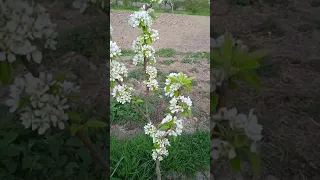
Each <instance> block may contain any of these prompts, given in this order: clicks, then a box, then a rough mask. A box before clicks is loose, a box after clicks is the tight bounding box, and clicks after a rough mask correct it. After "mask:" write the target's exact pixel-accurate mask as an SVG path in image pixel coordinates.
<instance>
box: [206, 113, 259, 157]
mask: <svg viewBox="0 0 320 180" xmlns="http://www.w3.org/2000/svg"><path fill="white" fill-rule="evenodd" d="M253 112H254V110H253V109H251V110H250V112H249V114H248V115H246V114H242V113H240V114H238V113H237V109H236V108H232V109H230V110H228V109H227V108H221V109H220V110H219V111H218V113H217V114H216V115H213V120H214V122H213V128H214V127H215V126H216V125H217V123H218V122H219V121H224V122H227V123H228V124H229V129H230V131H232V132H237V133H238V134H237V135H238V136H239V135H244V136H245V137H247V138H246V141H249V142H251V144H250V151H251V152H256V149H257V141H260V140H261V138H262V135H261V133H262V126H261V125H260V124H259V123H258V118H257V116H256V115H255V114H253ZM229 133H230V132H229ZM246 141H244V142H246ZM211 143H212V147H211V148H213V149H212V150H211V157H212V158H214V159H218V158H219V157H220V156H224V155H227V156H228V157H229V159H233V158H234V157H236V152H235V147H234V145H232V144H231V143H229V142H228V141H224V140H220V139H214V140H212V141H211Z"/></svg>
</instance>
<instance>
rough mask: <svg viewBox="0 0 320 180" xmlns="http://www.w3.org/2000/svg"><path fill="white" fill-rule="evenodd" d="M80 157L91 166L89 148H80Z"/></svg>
mask: <svg viewBox="0 0 320 180" xmlns="http://www.w3.org/2000/svg"><path fill="white" fill-rule="evenodd" d="M78 155H79V156H80V158H81V159H82V160H83V161H84V163H85V164H89V163H90V161H91V155H90V151H89V150H88V149H87V148H84V147H83V148H80V149H79V150H78Z"/></svg>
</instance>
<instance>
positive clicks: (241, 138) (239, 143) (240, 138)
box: [234, 135, 246, 147]
mask: <svg viewBox="0 0 320 180" xmlns="http://www.w3.org/2000/svg"><path fill="white" fill-rule="evenodd" d="M245 140H246V136H245V135H236V137H235V139H234V146H236V147H241V146H242V145H244V143H245Z"/></svg>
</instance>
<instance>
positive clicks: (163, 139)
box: [144, 74, 192, 161]
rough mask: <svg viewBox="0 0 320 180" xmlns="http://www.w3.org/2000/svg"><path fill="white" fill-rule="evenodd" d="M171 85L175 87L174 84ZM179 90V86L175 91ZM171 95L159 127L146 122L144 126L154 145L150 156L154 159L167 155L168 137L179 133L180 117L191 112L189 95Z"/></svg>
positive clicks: (169, 90) (180, 126)
mask: <svg viewBox="0 0 320 180" xmlns="http://www.w3.org/2000/svg"><path fill="white" fill-rule="evenodd" d="M170 75H173V74H170ZM170 75H169V76H170ZM169 76H168V77H169ZM184 77H186V76H184ZM167 81H170V80H169V78H168V79H167ZM175 84H178V85H179V87H182V84H179V83H178V82H175ZM169 87H171V86H169ZM172 87H174V88H175V86H172ZM179 90H180V88H179V89H177V91H179ZM165 91H168V92H172V91H175V90H171V89H170V88H169V89H165ZM166 96H170V94H168V93H166ZM172 96H173V98H172V99H171V100H170V106H169V110H170V113H168V114H167V115H166V116H165V117H164V118H163V120H162V121H161V123H160V124H159V127H158V128H156V127H155V126H154V125H153V124H152V123H148V124H147V125H146V126H145V127H144V130H145V134H147V135H150V136H151V137H152V139H153V143H154V145H155V147H156V148H155V149H153V150H152V158H153V160H155V161H156V160H159V161H162V160H163V156H168V155H169V152H168V150H167V148H166V147H167V146H170V143H169V140H168V137H169V136H178V135H181V133H182V130H183V125H182V123H183V119H182V117H183V116H184V115H185V112H186V111H188V112H191V106H192V101H191V99H190V98H189V97H184V96H180V94H179V93H178V94H176V95H172ZM172 96H170V97H172Z"/></svg>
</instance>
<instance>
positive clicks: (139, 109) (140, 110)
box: [133, 103, 149, 121]
mask: <svg viewBox="0 0 320 180" xmlns="http://www.w3.org/2000/svg"><path fill="white" fill-rule="evenodd" d="M133 105H134V106H135V107H136V108H137V109H138V111H139V112H140V113H141V114H142V115H143V116H144V117H145V118H147V119H148V121H149V118H148V116H147V115H146V114H145V113H143V112H142V109H141V108H140V107H139V106H138V105H137V104H136V103H133Z"/></svg>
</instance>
